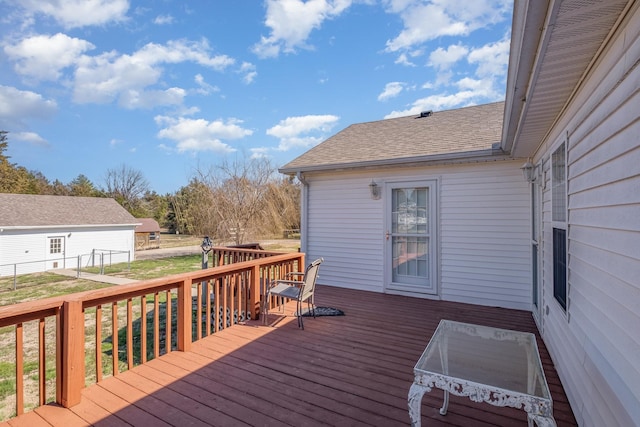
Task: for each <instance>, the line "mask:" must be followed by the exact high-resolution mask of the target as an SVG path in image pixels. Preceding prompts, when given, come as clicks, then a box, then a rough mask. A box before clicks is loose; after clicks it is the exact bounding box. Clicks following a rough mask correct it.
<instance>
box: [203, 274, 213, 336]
mask: <svg viewBox="0 0 640 427" xmlns="http://www.w3.org/2000/svg"><path fill="white" fill-rule="evenodd" d="M214 286H215V280H207V293H206V295H205V296H204V297H205V298H206V299H205V301H206V303H205V309H206V321H205V326H204V329H205V332H206V334H207V336H209V335H211V293H212V292H215V291H214V290H213V289H211V288H213V287H214Z"/></svg>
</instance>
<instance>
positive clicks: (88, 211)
mask: <svg viewBox="0 0 640 427" xmlns="http://www.w3.org/2000/svg"><path fill="white" fill-rule="evenodd" d="M139 223H140V221H139V220H137V219H136V218H134V217H133V216H132V215H131V214H130V213H129V212H127V211H126V210H125V209H124V208H123V207H122V206H120V205H119V204H118V203H117V202H116V201H115V200H114V199H107V198H100V197H70V196H40V195H32V194H0V276H9V275H13V274H25V273H33V272H40V271H45V270H50V269H56V268H75V267H77V265H78V262H80V264H81V266H83V267H85V266H89V265H96V266H98V265H100V263H101V262H104V263H105V264H107V263H117V262H127V261H129V260H131V261H133V257H134V250H135V246H134V244H135V238H134V229H135V227H136V225H137V224H139Z"/></svg>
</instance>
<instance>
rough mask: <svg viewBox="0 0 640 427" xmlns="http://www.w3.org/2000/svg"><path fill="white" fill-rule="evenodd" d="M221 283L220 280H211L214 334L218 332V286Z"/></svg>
mask: <svg viewBox="0 0 640 427" xmlns="http://www.w3.org/2000/svg"><path fill="white" fill-rule="evenodd" d="M221 283H222V279H220V278H218V279H214V280H213V289H214V295H213V301H214V303H215V305H214V306H213V310H214V315H213V318H214V324H213V332H214V333H216V332H218V331H219V330H220V284H221Z"/></svg>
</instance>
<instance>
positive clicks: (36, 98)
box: [0, 86, 58, 130]
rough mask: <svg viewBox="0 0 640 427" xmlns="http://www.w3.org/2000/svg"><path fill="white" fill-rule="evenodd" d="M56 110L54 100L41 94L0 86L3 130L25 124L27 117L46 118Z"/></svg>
mask: <svg viewBox="0 0 640 427" xmlns="http://www.w3.org/2000/svg"><path fill="white" fill-rule="evenodd" d="M57 110H58V106H57V104H56V102H55V101H53V100H48V99H44V98H43V97H42V95H40V94H38V93H35V92H31V91H27V90H19V89H16V88H14V87H11V86H0V128H1V129H5V130H11V129H15V128H16V127H22V126H25V124H26V120H29V119H46V118H49V117H51V116H52V115H53V114H55V112H56V111H57Z"/></svg>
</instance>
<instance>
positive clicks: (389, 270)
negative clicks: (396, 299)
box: [382, 178, 440, 299]
mask: <svg viewBox="0 0 640 427" xmlns="http://www.w3.org/2000/svg"><path fill="white" fill-rule="evenodd" d="M438 184H439V182H438V179H436V178H405V179H397V180H392V181H385V183H384V193H383V194H384V203H383V206H384V215H383V218H384V229H383V236H382V239H383V247H384V251H383V270H384V283H383V289H384V292H385V293H390V294H398V295H407V296H413V297H420V298H434V299H438V298H439V297H440V284H439V262H438V260H439V253H438V249H439V244H438V241H439V240H438V239H439V232H440V222H439V215H438V214H439V207H438V206H439V196H438V190H439V188H438V187H439V185H438ZM408 187H416V188H423V187H427V188H429V200H428V203H429V207H428V209H429V213H428V215H429V216H428V226H429V233H428V235H429V247H428V250H429V282H430V284H431V285H430V286H429V288H428V289H429V290H428V291H422V292H416V287H412V286H402V285H401V284H397V283H394V282H393V265H392V261H393V256H392V254H393V248H392V243H391V242H392V238H391V237H392V236H391V221H392V215H391V209H392V195H393V190H394V189H398V188H408Z"/></svg>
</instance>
